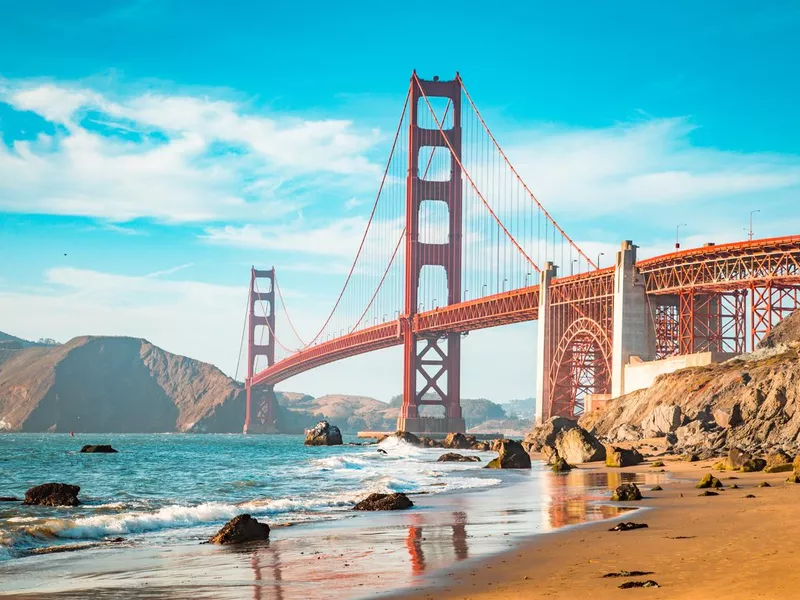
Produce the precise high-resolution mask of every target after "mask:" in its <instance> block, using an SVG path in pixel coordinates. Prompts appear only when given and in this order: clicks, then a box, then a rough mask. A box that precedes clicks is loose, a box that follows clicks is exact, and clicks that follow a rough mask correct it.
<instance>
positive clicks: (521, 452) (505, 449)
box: [486, 440, 531, 469]
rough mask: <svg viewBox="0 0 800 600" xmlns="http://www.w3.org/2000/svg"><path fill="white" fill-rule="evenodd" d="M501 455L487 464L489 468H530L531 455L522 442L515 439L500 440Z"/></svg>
mask: <svg viewBox="0 0 800 600" xmlns="http://www.w3.org/2000/svg"><path fill="white" fill-rule="evenodd" d="M498 452H499V456H498V457H497V458H495V459H493V460H492V461H490V462H489V464H488V465H486V468H487V469H530V468H531V457H530V455H529V454H528V453H527V452H525V449H524V448H523V447H522V444H520V443H519V442H516V441H514V440H500V443H499V450H498Z"/></svg>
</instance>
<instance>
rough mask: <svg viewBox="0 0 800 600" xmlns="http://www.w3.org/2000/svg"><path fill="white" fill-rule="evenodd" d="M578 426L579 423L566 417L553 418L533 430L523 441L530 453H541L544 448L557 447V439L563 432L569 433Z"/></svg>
mask: <svg viewBox="0 0 800 600" xmlns="http://www.w3.org/2000/svg"><path fill="white" fill-rule="evenodd" d="M577 426H578V422H577V421H575V420H573V419H567V418H566V417H551V418H550V419H548V420H547V421H545V422H544V423H542V424H541V425H537V426H536V427H534V428H533V431H531V432H530V433H528V434H527V435H526V436H525V439H524V440H523V442H522V443H523V445H524V446H525V449H526V450H527V451H528V452H541V451H542V447H543V446H550V447H555V443H556V437H558V434H559V433H561V432H562V431H567V430H569V429H573V428H575V427H577Z"/></svg>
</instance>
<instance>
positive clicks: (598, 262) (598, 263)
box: [595, 252, 606, 269]
mask: <svg viewBox="0 0 800 600" xmlns="http://www.w3.org/2000/svg"><path fill="white" fill-rule="evenodd" d="M605 255H606V253H605V252H598V253H597V262H596V263H595V264H596V265H597V268H598V269H599V268H600V257H601V256H605Z"/></svg>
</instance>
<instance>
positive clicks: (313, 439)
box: [305, 421, 342, 446]
mask: <svg viewBox="0 0 800 600" xmlns="http://www.w3.org/2000/svg"><path fill="white" fill-rule="evenodd" d="M341 443H342V432H341V431H339V428H338V427H336V425H331V424H330V423H328V422H327V421H320V422H319V423H317V424H316V425H314V427H313V428H311V429H306V443H305V444H306V446H339V445H341Z"/></svg>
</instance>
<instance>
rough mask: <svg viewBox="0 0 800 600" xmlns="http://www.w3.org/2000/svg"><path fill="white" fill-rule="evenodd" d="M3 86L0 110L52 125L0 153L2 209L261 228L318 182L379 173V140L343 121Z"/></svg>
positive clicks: (207, 102)
mask: <svg viewBox="0 0 800 600" xmlns="http://www.w3.org/2000/svg"><path fill="white" fill-rule="evenodd" d="M0 84H2V85H0V102H5V103H7V104H9V105H10V106H12V107H13V108H14V109H16V110H20V111H32V112H34V113H36V114H38V115H40V116H42V117H43V118H44V119H46V120H48V121H51V122H53V123H55V124H56V125H57V126H58V127H57V128H56V131H55V133H53V134H47V133H41V134H39V136H38V137H37V138H36V139H34V140H17V141H15V142H14V143H13V144H12V145H11V146H7V145H5V144H0V210H3V211H8V212H17V213H34V214H35V213H38V214H56V215H77V216H87V217H96V218H100V219H105V220H108V221H111V222H125V221H129V220H132V219H135V218H152V219H156V220H158V221H162V222H172V223H176V222H201V221H236V220H244V219H250V220H257V221H260V220H264V219H267V218H269V219H276V218H280V217H281V216H284V215H286V214H288V213H291V212H294V211H296V210H297V208H298V207H299V206H301V205H302V203H303V202H305V201H308V200H304V199H303V198H304V196H305V195H307V194H308V187H309V186H310V185H313V184H315V183H316V184H317V185H325V186H328V187H329V189H336V187H337V186H339V187H341V186H347V187H348V188H349V187H351V186H357V185H367V184H368V183H370V182H371V181H372V180H373V179H377V177H378V175H379V169H378V167H377V166H376V165H375V164H373V163H372V162H371V160H370V159H369V158H368V156H367V154H368V153H369V152H370V151H371V150H372V148H373V146H375V144H376V143H377V142H378V141H379V140H380V139H381V135H380V133H379V132H378V131H376V130H366V129H359V128H357V127H355V125H354V124H353V123H352V122H350V121H346V120H333V119H320V120H307V119H300V118H297V117H290V116H283V115H277V116H267V115H263V114H260V113H258V112H255V111H253V110H250V109H249V107H248V106H246V105H243V104H237V103H233V102H229V101H223V100H214V99H209V98H200V97H192V96H187V95H181V96H167V95H159V94H152V93H147V94H142V95H134V96H130V97H126V98H122V99H112V98H109V97H107V96H104V95H102V94H100V93H98V92H96V91H94V90H91V89H86V88H82V87H77V86H69V85H59V84H56V83H44V84H43V83H26V82H2V81H0ZM87 115H90V116H91V119H89V118H88V116H87ZM98 115H99V116H98ZM347 193H350V192H347ZM289 198H291V199H290V200H288V199H289Z"/></svg>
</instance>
